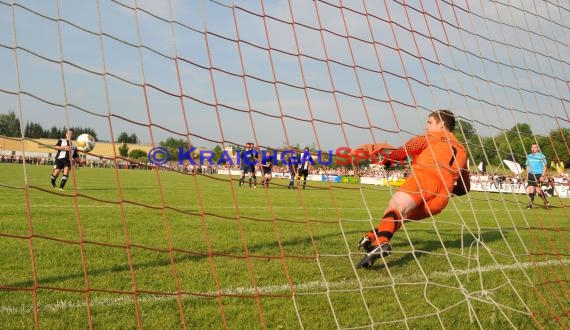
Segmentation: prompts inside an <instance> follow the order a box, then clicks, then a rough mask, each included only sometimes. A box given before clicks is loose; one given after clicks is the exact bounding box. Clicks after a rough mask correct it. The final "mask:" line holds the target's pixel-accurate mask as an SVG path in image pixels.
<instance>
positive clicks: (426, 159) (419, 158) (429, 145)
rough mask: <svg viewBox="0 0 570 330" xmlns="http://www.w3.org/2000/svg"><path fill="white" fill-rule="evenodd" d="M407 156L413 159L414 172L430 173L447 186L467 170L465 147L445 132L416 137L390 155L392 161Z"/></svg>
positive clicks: (451, 134) (453, 136)
mask: <svg viewBox="0 0 570 330" xmlns="http://www.w3.org/2000/svg"><path fill="white" fill-rule="evenodd" d="M408 156H412V157H413V161H412V167H413V169H414V171H426V170H427V171H432V172H434V174H435V175H437V177H441V179H442V181H445V182H446V183H447V185H449V184H451V185H452V184H453V183H455V181H457V179H458V178H459V176H460V171H461V169H466V168H467V152H466V150H465V147H464V146H463V145H462V144H461V143H460V142H459V141H458V140H457V138H456V137H455V135H453V133H450V132H446V131H443V132H438V133H429V134H426V135H420V136H416V137H414V138H412V139H410V140H409V141H408V142H406V143H405V144H404V146H402V147H401V148H398V149H395V150H392V152H391V153H390V158H391V159H393V160H404V159H406V157H408ZM440 173H441V174H440Z"/></svg>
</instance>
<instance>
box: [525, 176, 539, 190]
mask: <svg viewBox="0 0 570 330" xmlns="http://www.w3.org/2000/svg"><path fill="white" fill-rule="evenodd" d="M541 177H542V174H531V173H529V174H528V176H527V177H526V180H527V181H526V182H527V185H528V186H529V187H540V178H541Z"/></svg>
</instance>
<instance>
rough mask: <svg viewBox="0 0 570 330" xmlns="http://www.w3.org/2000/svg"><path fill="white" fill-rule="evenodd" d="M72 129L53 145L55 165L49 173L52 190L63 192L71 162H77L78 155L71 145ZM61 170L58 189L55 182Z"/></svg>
mask: <svg viewBox="0 0 570 330" xmlns="http://www.w3.org/2000/svg"><path fill="white" fill-rule="evenodd" d="M73 133H74V131H73V129H71V128H70V129H68V130H67V131H66V132H65V137H64V138H61V139H58V140H57V143H56V145H55V147H54V148H55V149H56V150H57V153H56V154H55V165H54V166H53V171H52V173H51V177H50V179H51V186H52V187H53V189H57V190H60V191H63V187H65V183H66V182H67V178H68V175H69V169H70V168H71V164H72V161H78V160H79V154H78V153H77V148H76V147H75V146H74V145H73V143H71V139H72V138H73ZM61 170H63V176H62V177H61V182H60V183H59V187H57V186H56V183H55V180H57V177H58V176H59V173H60V172H61Z"/></svg>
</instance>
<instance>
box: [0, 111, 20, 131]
mask: <svg viewBox="0 0 570 330" xmlns="http://www.w3.org/2000/svg"><path fill="white" fill-rule="evenodd" d="M0 135H4V136H22V131H21V129H20V119H18V118H17V117H16V114H15V113H14V112H13V111H10V112H8V114H0Z"/></svg>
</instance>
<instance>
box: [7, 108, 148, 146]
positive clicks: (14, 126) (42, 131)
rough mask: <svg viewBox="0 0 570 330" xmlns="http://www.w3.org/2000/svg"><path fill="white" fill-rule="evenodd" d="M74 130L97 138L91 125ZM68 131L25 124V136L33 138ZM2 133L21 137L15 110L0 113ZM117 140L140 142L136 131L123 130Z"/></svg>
mask: <svg viewBox="0 0 570 330" xmlns="http://www.w3.org/2000/svg"><path fill="white" fill-rule="evenodd" d="M70 128H71V129H73V130H74V132H75V136H79V135H81V134H84V133H85V134H90V135H91V136H93V137H94V138H95V140H97V141H98V140H99V139H98V138H97V132H96V131H95V130H94V129H92V128H90V127H77V126H74V127H70ZM66 131H67V128H66V127H56V126H53V127H51V128H44V127H42V125H40V124H39V123H35V122H27V123H26V125H25V126H24V136H25V137H27V138H31V139H59V138H61V137H64V136H65V132H66ZM0 135H3V136H11V137H21V136H22V131H21V128H20V119H19V118H18V117H16V114H15V113H14V112H9V113H8V114H0ZM117 142H120V143H139V138H138V137H137V135H136V134H135V133H132V134H128V133H126V132H121V133H120V134H119V137H118V138H117Z"/></svg>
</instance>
